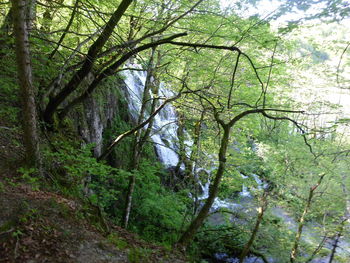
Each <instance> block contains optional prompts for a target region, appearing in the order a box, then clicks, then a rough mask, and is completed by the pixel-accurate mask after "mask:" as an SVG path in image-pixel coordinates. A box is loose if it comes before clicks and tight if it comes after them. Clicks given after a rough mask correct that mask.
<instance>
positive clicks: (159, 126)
mask: <svg viewBox="0 0 350 263" xmlns="http://www.w3.org/2000/svg"><path fill="white" fill-rule="evenodd" d="M129 66H131V67H133V68H137V69H138V70H137V71H129V70H127V71H125V72H124V75H125V80H124V82H125V84H126V85H127V87H128V89H127V91H126V97H127V98H128V101H129V103H128V105H129V111H130V113H131V115H132V117H133V119H134V120H135V121H136V120H137V119H138V115H139V112H140V109H141V105H142V96H143V92H144V87H145V82H146V74H147V73H146V72H145V71H142V70H140V66H138V65H129ZM150 96H151V97H152V94H150ZM158 96H160V97H166V98H169V97H172V96H173V94H172V93H171V92H170V91H169V90H167V89H166V88H165V87H164V86H161V87H160V89H159V94H158ZM160 103H161V102H160ZM148 116H149V115H148ZM148 116H147V114H146V118H147V117H148ZM177 121H178V118H177V115H176V112H175V109H174V107H173V106H172V105H171V104H168V105H166V106H165V107H164V108H163V109H162V110H161V111H160V113H159V114H158V115H156V116H155V118H154V124H153V127H152V134H151V139H152V140H153V142H154V143H155V149H156V152H157V155H158V158H159V160H160V161H161V162H162V163H163V165H165V166H166V167H175V166H177V165H178V162H179V156H178V154H177V153H176V152H177V150H178V146H177V142H178V139H177V130H178V124H177ZM146 127H147V126H146ZM185 144H187V149H188V150H187V151H188V152H187V154H188V155H189V154H190V152H189V149H190V147H191V144H192V142H191V141H190V140H187V141H186V142H185ZM201 170H204V169H202V168H198V169H195V174H198V173H199V172H200V171H201ZM213 170H215V167H212V169H210V170H204V171H205V172H206V173H207V175H208V180H207V181H206V183H203V182H201V181H200V180H199V179H198V183H199V185H200V187H201V189H202V194H201V195H200V196H197V198H196V199H197V200H205V199H207V198H208V196H209V186H210V174H211V172H212V171H213ZM241 176H242V178H243V179H247V178H248V176H244V175H242V174H241ZM251 176H252V177H253V178H254V180H255V182H256V183H257V188H258V189H259V190H261V189H263V188H266V187H267V184H266V183H264V182H263V181H262V180H261V179H260V178H259V176H258V175H256V174H252V175H251ZM252 189H253V188H252ZM239 195H240V196H241V198H242V200H243V201H241V202H240V203H236V202H234V201H232V200H220V199H219V198H216V199H215V201H214V204H213V206H212V210H217V209H219V208H226V209H230V210H231V211H237V210H238V209H239V210H240V211H245V212H247V211H246V210H244V207H246V206H249V203H250V206H252V202H251V201H252V200H253V197H252V195H251V192H250V190H249V189H248V187H247V186H246V185H245V184H243V186H242V191H241V192H240V194H239ZM244 200H245V201H244ZM242 204H244V205H242ZM253 206H254V205H253ZM273 214H275V215H276V216H278V217H280V218H281V219H283V221H284V222H285V223H286V224H287V225H288V224H289V226H290V228H291V229H296V227H297V223H296V222H295V220H294V219H293V218H292V217H290V216H288V215H286V212H285V211H284V210H283V209H282V210H281V208H278V209H274V210H273ZM310 227H311V228H312V226H310ZM310 227H309V228H308V227H307V226H305V227H304V233H303V240H304V241H306V242H308V243H310V242H311V241H310V240H311V239H312V238H313V239H314V238H315V233H314V232H312V231H311V230H310ZM308 240H309V241H308ZM339 246H341V247H342V249H343V253H346V254H348V255H350V244H348V243H347V242H345V241H341V243H340V244H339ZM328 247H329V246H328ZM329 248H330V247H329ZM215 257H216V259H217V260H218V261H220V262H239V261H238V259H237V258H232V257H229V256H228V255H226V254H224V253H217V254H215ZM326 260H327V258H319V259H314V260H313V261H311V262H313V263H323V262H326ZM270 261H271V262H275V261H274V260H273V259H270ZM244 262H245V263H253V262H255V263H260V262H263V261H262V260H261V259H260V258H257V257H247V258H246V259H245V261H244ZM327 262H328V261H327Z"/></svg>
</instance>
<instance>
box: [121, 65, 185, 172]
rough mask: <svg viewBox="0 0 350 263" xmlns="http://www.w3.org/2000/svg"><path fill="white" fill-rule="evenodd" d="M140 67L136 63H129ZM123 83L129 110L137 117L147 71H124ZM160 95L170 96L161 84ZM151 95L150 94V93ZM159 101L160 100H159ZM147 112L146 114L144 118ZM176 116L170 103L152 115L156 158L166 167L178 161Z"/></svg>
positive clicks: (135, 118) (138, 67) (152, 136)
mask: <svg viewBox="0 0 350 263" xmlns="http://www.w3.org/2000/svg"><path fill="white" fill-rule="evenodd" d="M131 67H133V68H137V69H140V66H138V65H131ZM124 75H125V77H126V78H125V80H124V82H125V84H126V85H127V87H128V90H127V97H128V100H129V103H128V105H129V111H130V113H131V115H132V117H133V118H134V120H137V119H138V115H139V112H140V110H141V106H142V97H143V92H144V87H145V83H146V77H147V73H146V72H145V71H141V70H137V71H129V70H127V71H125V72H124ZM158 95H159V96H160V97H171V96H172V94H171V93H170V91H168V90H167V89H165V88H164V87H163V86H161V87H160V89H159V94H158ZM150 96H151V97H152V94H151V93H150ZM160 103H161V101H160ZM147 115H148V116H149V114H146V118H147V117H148V116H147ZM146 127H147V126H146ZM177 129H178V125H177V116H176V112H175V109H174V108H173V107H172V106H171V105H166V106H165V107H164V108H163V109H162V110H161V111H160V113H159V114H157V115H156V116H155V117H154V123H153V127H152V134H151V139H152V140H153V142H154V143H155V148H156V151H157V155H158V158H159V159H160V161H161V162H162V163H163V164H164V165H165V166H166V167H172V166H176V165H177V164H178V162H179V156H178V154H177V153H176V150H177V145H176V142H177Z"/></svg>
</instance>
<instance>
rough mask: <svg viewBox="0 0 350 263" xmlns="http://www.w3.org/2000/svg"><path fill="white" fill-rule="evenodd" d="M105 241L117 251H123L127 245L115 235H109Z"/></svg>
mask: <svg viewBox="0 0 350 263" xmlns="http://www.w3.org/2000/svg"><path fill="white" fill-rule="evenodd" d="M107 239H108V241H109V242H111V243H112V244H113V245H114V246H116V247H117V248H118V249H125V248H126V247H127V246H128V243H127V242H126V241H125V240H124V239H122V238H120V237H119V236H118V235H117V234H116V233H111V234H109V235H108V237H107Z"/></svg>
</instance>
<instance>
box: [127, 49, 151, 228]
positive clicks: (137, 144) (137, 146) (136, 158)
mask: <svg viewBox="0 0 350 263" xmlns="http://www.w3.org/2000/svg"><path fill="white" fill-rule="evenodd" d="M154 54H155V50H154V49H152V53H151V57H150V60H149V63H148V68H147V76H146V81H145V87H144V90H143V96H142V105H141V109H140V114H139V117H138V120H137V125H140V124H141V123H142V121H143V119H144V117H145V114H146V110H147V105H148V104H149V99H150V94H149V92H150V88H151V78H152V75H153V67H154V65H153V60H154ZM141 135H142V130H141V129H140V130H137V131H136V134H135V138H134V143H133V145H134V149H133V155H132V160H131V164H130V171H133V170H137V169H138V167H139V164H140V159H141V152H142V149H143V145H144V142H145V141H142V140H146V138H142V140H141ZM135 184H136V176H135V175H134V174H133V175H131V176H130V177H129V186H128V193H127V197H126V204H125V211H124V219H123V226H124V228H127V227H128V223H129V218H130V212H131V205H132V195H133V193H134V189H135Z"/></svg>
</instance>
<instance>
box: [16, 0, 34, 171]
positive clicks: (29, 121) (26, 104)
mask: <svg viewBox="0 0 350 263" xmlns="http://www.w3.org/2000/svg"><path fill="white" fill-rule="evenodd" d="M12 4H13V12H14V32H15V42H16V58H17V68H18V78H19V85H20V93H21V99H22V114H23V137H24V144H25V148H26V160H27V163H28V165H31V166H35V167H37V168H39V169H40V168H41V167H40V166H41V159H40V151H39V135H38V123H37V112H36V103H35V91H34V86H33V80H32V67H31V59H30V51H29V39H28V28H27V23H26V19H25V17H26V15H25V14H26V1H25V0H12Z"/></svg>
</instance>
